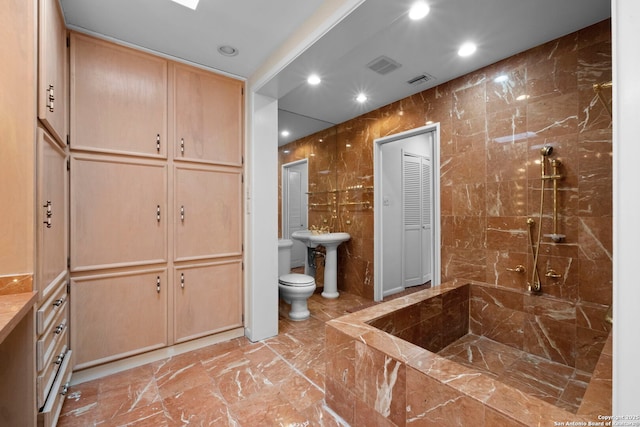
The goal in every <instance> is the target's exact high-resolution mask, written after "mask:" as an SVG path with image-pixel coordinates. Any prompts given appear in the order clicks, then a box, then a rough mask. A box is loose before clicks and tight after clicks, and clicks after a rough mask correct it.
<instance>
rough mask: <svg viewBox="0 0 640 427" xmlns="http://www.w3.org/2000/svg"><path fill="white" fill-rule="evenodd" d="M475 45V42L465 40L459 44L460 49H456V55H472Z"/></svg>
mask: <svg viewBox="0 0 640 427" xmlns="http://www.w3.org/2000/svg"><path fill="white" fill-rule="evenodd" d="M476 49H477V47H476V45H475V44H473V43H471V42H466V43H464V44H462V46H460V49H458V55H460V56H469V55H473V53H474V52H475V51H476Z"/></svg>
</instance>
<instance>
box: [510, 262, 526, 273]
mask: <svg viewBox="0 0 640 427" xmlns="http://www.w3.org/2000/svg"><path fill="white" fill-rule="evenodd" d="M507 271H515V272H516V273H524V272H525V268H524V265H522V264H518V265H516V268H507Z"/></svg>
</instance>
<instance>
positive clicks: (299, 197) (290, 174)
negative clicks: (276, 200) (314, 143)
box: [282, 160, 308, 268]
mask: <svg viewBox="0 0 640 427" xmlns="http://www.w3.org/2000/svg"><path fill="white" fill-rule="evenodd" d="M307 191H308V168H307V161H306V160H304V161H301V162H294V163H289V164H286V165H284V166H283V170H282V205H283V206H282V208H283V209H282V218H283V227H282V230H283V237H284V238H285V239H291V234H292V233H293V232H294V231H297V230H304V229H307V228H308V224H307V218H308V215H307V209H308V201H307V200H308V196H307ZM306 253H307V247H306V246H305V245H304V244H303V243H302V242H300V241H298V240H293V247H292V248H291V268H295V267H301V266H303V265H304V260H305V256H306Z"/></svg>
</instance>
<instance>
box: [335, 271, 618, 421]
mask: <svg viewBox="0 0 640 427" xmlns="http://www.w3.org/2000/svg"><path fill="white" fill-rule="evenodd" d="M602 309H603V308H602V307H593V306H588V307H583V306H582V305H579V304H576V303H572V302H567V301H563V300H560V299H557V298H554V297H551V296H546V295H541V296H534V295H531V294H529V293H526V292H519V291H515V290H512V289H505V288H499V287H495V286H490V285H486V284H482V283H477V282H469V281H464V282H463V281H452V282H447V283H444V284H442V285H440V286H437V287H434V288H431V289H426V290H423V291H419V292H416V293H413V294H410V295H408V296H404V297H401V298H397V299H394V300H391V301H388V302H384V303H382V304H378V305H376V306H373V307H369V308H365V309H363V310H361V311H357V312H355V313H351V314H347V315H345V316H342V317H340V318H337V319H334V320H331V321H329V322H327V326H326V352H325V353H326V355H327V364H326V375H325V378H326V381H325V399H326V403H327V405H328V406H329V407H330V408H332V409H333V410H334V411H335V412H336V413H338V414H339V415H340V416H341V417H342V418H344V419H345V421H347V422H348V423H349V424H350V425H352V426H371V425H376V426H420V425H438V426H443V425H447V426H450V425H451V426H454V425H458V426H471V425H473V426H485V425H486V426H503V425H506V426H509V425H515V426H518V425H522V426H533V425H535V426H538V425H540V426H557V425H588V423H589V422H591V423H594V422H601V421H602V420H603V419H604V417H605V416H607V415H610V414H611V338H610V336H609V332H608V329H609V328H608V325H600V324H598V325H597V326H593V324H594V323H598V322H595V321H594V319H593V317H594V315H593V313H594V312H597V313H598V314H600V311H601V310H602ZM592 328H593V329H592ZM561 423H562V424H561ZM572 423H573V424H572ZM583 423H584V424H583ZM591 425H594V424H591Z"/></svg>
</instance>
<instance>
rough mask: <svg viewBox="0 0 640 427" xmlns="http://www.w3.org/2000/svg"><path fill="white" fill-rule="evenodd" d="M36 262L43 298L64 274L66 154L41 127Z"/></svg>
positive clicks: (66, 202) (52, 289) (66, 205)
mask: <svg viewBox="0 0 640 427" xmlns="http://www.w3.org/2000/svg"><path fill="white" fill-rule="evenodd" d="M37 138H38V139H37V141H38V142H37V151H38V154H37V165H38V167H37V170H38V172H37V191H36V193H37V204H38V205H37V207H38V211H37V212H38V223H37V224H38V227H37V254H38V256H37V262H38V270H37V271H38V274H37V275H36V280H35V282H36V288H37V290H38V299H39V300H40V301H44V300H46V299H47V298H49V296H50V295H51V293H52V292H53V291H54V290H55V288H56V285H57V284H59V283H60V282H61V281H63V280H64V279H66V276H67V248H68V235H69V228H68V224H69V221H68V198H67V191H68V181H67V155H66V153H65V152H64V150H63V149H62V148H61V147H60V146H59V145H58V143H57V142H56V141H54V139H53V137H52V136H51V135H49V133H48V132H46V131H44V130H43V129H42V128H38V136H37Z"/></svg>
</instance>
